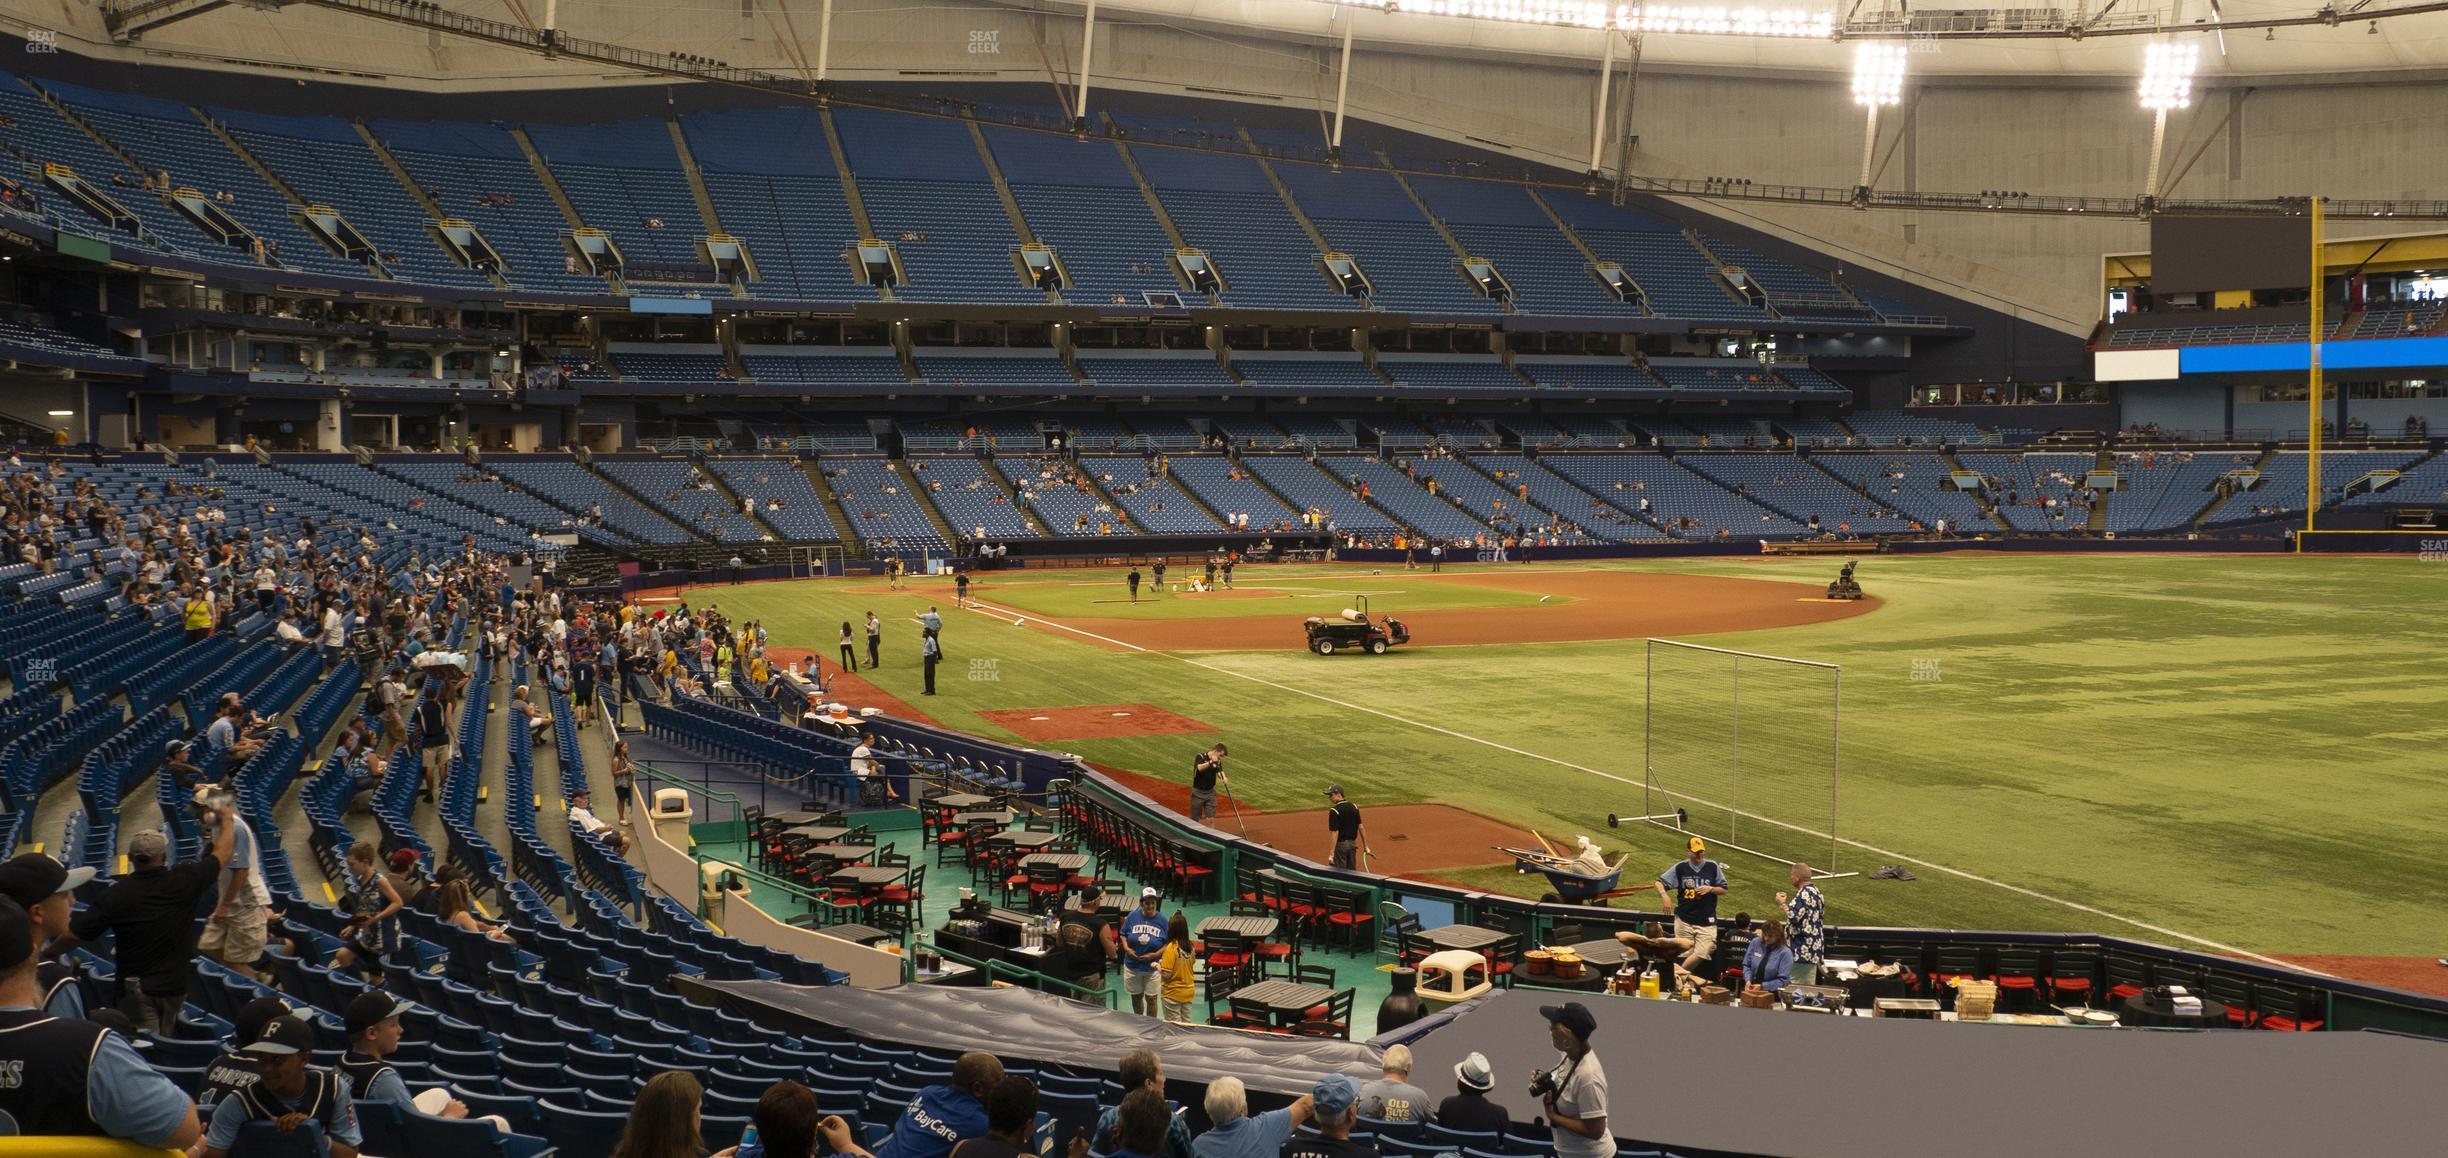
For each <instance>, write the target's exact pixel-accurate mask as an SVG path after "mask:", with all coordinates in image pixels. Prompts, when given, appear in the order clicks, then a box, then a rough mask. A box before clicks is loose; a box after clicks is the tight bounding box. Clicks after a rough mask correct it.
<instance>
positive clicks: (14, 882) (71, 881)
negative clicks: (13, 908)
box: [0, 852, 94, 909]
mask: <svg viewBox="0 0 2448 1158" xmlns="http://www.w3.org/2000/svg"><path fill="white" fill-rule="evenodd" d="M93 879H94V871H93V870H92V869H90V868H83V867H80V868H69V867H68V866H67V865H64V864H61V863H60V862H58V861H56V860H53V859H51V858H50V856H48V855H46V854H44V853H39V852H29V853H21V854H19V855H17V856H14V857H11V858H9V859H8V860H6V861H0V896H5V897H7V898H9V899H10V900H12V901H15V902H17V903H18V904H20V905H23V906H25V907H26V908H29V909H31V908H33V907H34V906H36V905H39V904H41V903H43V902H44V901H47V900H50V899H51V898H53V897H56V896H58V895H60V894H61V893H65V892H69V891H71V890H74V889H79V888H83V887H84V886H85V884H86V882H88V881H91V880H93Z"/></svg>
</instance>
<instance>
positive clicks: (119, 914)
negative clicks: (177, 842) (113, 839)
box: [68, 797, 238, 1034]
mask: <svg viewBox="0 0 2448 1158" xmlns="http://www.w3.org/2000/svg"><path fill="white" fill-rule="evenodd" d="M235 806H236V802H235V801H234V800H231V799H228V798H226V797H225V798H224V803H222V805H221V810H222V811H221V817H220V823H218V824H216V825H215V826H214V828H213V843H212V847H211V848H209V849H207V850H206V851H205V853H204V855H203V856H200V857H198V858H196V859H194V860H190V861H183V862H181V863H180V864H179V865H178V866H177V867H176V868H172V867H169V862H170V842H169V840H168V839H167V838H165V837H163V836H162V834H161V833H159V832H156V831H152V830H146V831H143V832H139V833H137V834H136V835H135V836H134V837H133V838H131V839H130V840H129V841H128V847H127V859H128V869H129V872H128V874H127V875H126V876H123V877H120V878H119V879H118V880H116V881H114V882H112V884H111V887H109V888H107V889H104V890H103V891H102V895H101V896H98V897H96V898H94V901H93V904H91V905H89V906H87V907H86V909H85V911H84V912H81V913H78V914H76V915H75V916H73V917H71V918H69V920H68V931H69V932H70V933H73V934H75V935H76V937H77V939H78V940H81V941H97V940H100V939H101V937H102V935H103V934H105V933H114V934H116V935H117V936H116V940H117V941H118V970H119V989H120V996H119V1008H120V1011H121V1012H124V1013H126V1014H127V1015H128V1017H129V1018H130V1019H131V1020H133V1021H134V1022H135V1023H136V1026H137V1028H139V1029H150V1030H153V1031H154V1032H156V1033H162V1034H167V1033H169V1032H171V1031H172V1029H173V1028H175V1027H176V1026H177V1024H178V1017H179V1011H180V1009H181V1008H183V1007H184V1006H185V1005H186V1004H187V988H188V985H189V984H190V981H191V979H192V977H193V975H194V968H195V955H196V938H197V933H196V924H195V911H196V905H197V903H198V902H200V901H202V900H203V898H204V894H205V893H206V892H208V891H210V890H211V889H212V887H213V881H214V880H215V878H217V877H218V876H219V875H220V873H221V866H222V865H223V864H225V863H227V862H228V861H229V859H230V852H231V845H232V843H233V841H234V840H235V838H236V834H237V831H238V823H237V817H236V816H235V815H234V814H233V813H232V812H231V811H230V809H232V808H234V807H235Z"/></svg>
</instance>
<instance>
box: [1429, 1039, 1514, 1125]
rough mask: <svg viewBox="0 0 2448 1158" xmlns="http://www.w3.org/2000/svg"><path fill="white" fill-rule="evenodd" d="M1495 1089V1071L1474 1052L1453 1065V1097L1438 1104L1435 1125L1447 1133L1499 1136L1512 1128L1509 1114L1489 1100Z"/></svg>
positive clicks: (1482, 1056)
mask: <svg viewBox="0 0 2448 1158" xmlns="http://www.w3.org/2000/svg"><path fill="white" fill-rule="evenodd" d="M1495 1088H1496V1071H1495V1069H1494V1068H1493V1067H1491V1066H1489V1065H1488V1059H1487V1055H1486V1054H1483V1053H1477V1052H1473V1053H1472V1054H1471V1055H1470V1056H1469V1057H1466V1058H1463V1059H1462V1060H1461V1061H1459V1062H1456V1063H1454V1090H1455V1092H1454V1096H1452V1097H1450V1098H1447V1099H1445V1100H1444V1101H1442V1102H1438V1103H1437V1109H1436V1124H1437V1125H1440V1126H1443V1127H1445V1128H1446V1129H1448V1130H1467V1131H1472V1132H1476V1133H1482V1134H1501V1133H1503V1132H1504V1131H1505V1130H1506V1129H1507V1128H1508V1127H1510V1126H1512V1124H1513V1118H1512V1115H1510V1114H1507V1113H1506V1112H1505V1108H1504V1107H1503V1106H1500V1105H1498V1104H1496V1103H1494V1102H1491V1101H1489V1100H1488V1091H1489V1090H1492V1089H1495Z"/></svg>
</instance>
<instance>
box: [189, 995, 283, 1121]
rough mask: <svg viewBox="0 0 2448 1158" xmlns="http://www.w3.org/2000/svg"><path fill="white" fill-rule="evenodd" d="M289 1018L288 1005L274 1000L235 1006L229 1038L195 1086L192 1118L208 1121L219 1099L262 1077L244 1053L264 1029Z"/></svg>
mask: <svg viewBox="0 0 2448 1158" xmlns="http://www.w3.org/2000/svg"><path fill="white" fill-rule="evenodd" d="M288 1015H289V1006H288V1005H287V1003H285V1002H283V1001H282V1000H281V999H280V998H277V997H258V998H256V999H255V1000H253V1001H250V1002H247V1003H246V1004H245V1005H242V1006H239V1007H238V1014H237V1016H235V1017H232V1018H231V1019H230V1036H229V1040H228V1041H227V1042H224V1043H223V1045H224V1046H225V1047H226V1048H225V1050H224V1052H223V1053H222V1054H221V1056H220V1057H219V1058H216V1059H214V1061H213V1063H212V1064H211V1065H208V1066H206V1067H204V1080H203V1082H202V1083H201V1084H199V1085H198V1086H197V1087H196V1099H195V1104H196V1115H197V1117H199V1118H201V1119H202V1120H204V1121H207V1122H209V1121H212V1115H213V1108H214V1107H215V1106H216V1105H218V1104H219V1103H220V1101H221V1099H223V1098H226V1097H228V1096H229V1095H231V1094H232V1093H235V1092H237V1091H238V1090H239V1089H240V1088H242V1087H245V1086H251V1085H254V1084H255V1083H256V1081H257V1080H259V1079H260V1078H261V1077H262V1076H263V1068H262V1064H261V1059H260V1058H259V1057H258V1056H257V1055H255V1054H251V1053H248V1052H246V1047H248V1046H250V1045H253V1044H255V1041H256V1039H258V1038H261V1037H262V1036H263V1032H264V1027H265V1026H268V1025H270V1024H272V1023H273V1022H274V1021H277V1020H279V1019H281V1018H283V1017H287V1016H288Z"/></svg>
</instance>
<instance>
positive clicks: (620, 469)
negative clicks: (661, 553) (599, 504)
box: [595, 455, 766, 543]
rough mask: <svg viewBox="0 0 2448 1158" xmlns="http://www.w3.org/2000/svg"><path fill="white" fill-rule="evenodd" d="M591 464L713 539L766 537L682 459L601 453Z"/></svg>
mask: <svg viewBox="0 0 2448 1158" xmlns="http://www.w3.org/2000/svg"><path fill="white" fill-rule="evenodd" d="M595 468H596V469H597V470H600V471H602V472H603V473H604V474H605V475H606V476H607V477H609V478H611V479H612V480H613V481H615V482H617V483H619V484H621V485H622V486H624V487H627V488H629V489H630V490H631V491H633V492H635V493H636V494H637V495H638V496H639V497H641V498H643V499H645V500H646V501H647V502H649V503H652V504H654V506H655V507H656V508H657V509H659V510H661V511H662V512H663V513H664V514H666V515H669V516H671V518H672V520H673V521H675V522H678V523H680V524H681V525H682V526H686V527H690V528H693V529H695V530H696V532H697V533H698V534H701V535H704V536H706V537H707V538H710V539H713V540H714V541H716V542H720V543H754V542H757V541H758V540H760V539H763V538H765V537H766V535H765V531H764V528H762V527H759V526H757V525H756V521H755V520H754V519H751V518H749V517H748V516H746V515H744V514H742V513H740V509H739V508H738V507H736V506H733V505H732V503H731V501H730V500H729V499H726V498H724V497H723V494H722V492H721V491H718V490H715V489H714V488H713V486H712V485H711V483H710V481H709V480H707V479H706V478H705V476H704V474H703V473H702V472H700V471H699V470H698V469H697V468H696V466H694V465H693V464H691V463H689V462H688V461H687V460H685V459H676V458H613V457H610V456H604V455H599V456H597V457H596V459H595Z"/></svg>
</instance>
